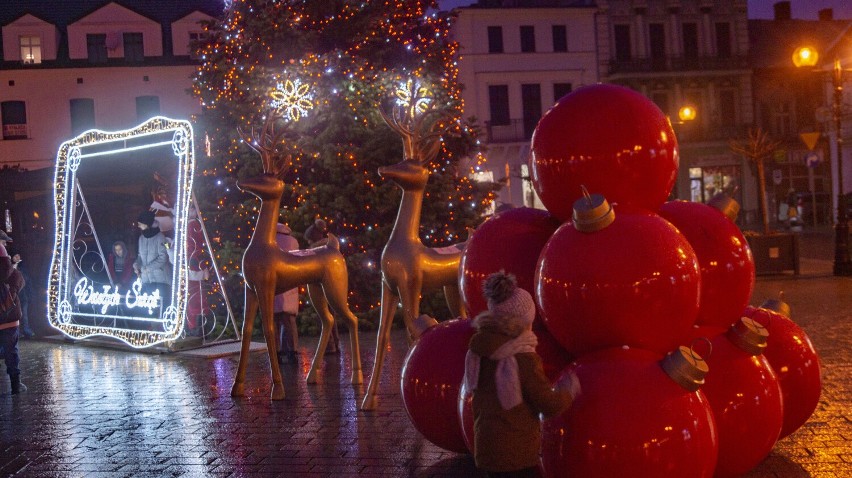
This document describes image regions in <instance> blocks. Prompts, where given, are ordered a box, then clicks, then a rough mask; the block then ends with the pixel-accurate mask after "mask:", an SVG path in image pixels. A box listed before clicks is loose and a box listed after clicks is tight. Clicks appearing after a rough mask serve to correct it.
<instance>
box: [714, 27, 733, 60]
mask: <svg viewBox="0 0 852 478" xmlns="http://www.w3.org/2000/svg"><path fill="white" fill-rule="evenodd" d="M732 53H733V49H732V48H731V24H730V23H717V24H716V56H718V57H719V58H730V57H731V56H732Z"/></svg>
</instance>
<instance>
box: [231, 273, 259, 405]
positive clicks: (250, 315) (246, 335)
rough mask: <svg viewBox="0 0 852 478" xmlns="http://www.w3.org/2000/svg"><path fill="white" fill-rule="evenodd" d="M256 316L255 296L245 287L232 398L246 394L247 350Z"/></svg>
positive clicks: (249, 346) (249, 345)
mask: <svg viewBox="0 0 852 478" xmlns="http://www.w3.org/2000/svg"><path fill="white" fill-rule="evenodd" d="M255 315H257V296H256V295H254V291H253V290H251V289H250V288H249V286H248V285H246V307H245V314H244V315H243V342H242V344H241V347H240V361H239V364H238V365H237V374H236V376H235V377H234V386H233V387H232V388H231V396H232V397H242V396H244V395H245V394H246V391H245V386H244V384H243V383H244V381H245V378H246V366H247V365H248V356H249V349H250V348H251V334H252V332H253V331H254V316H255Z"/></svg>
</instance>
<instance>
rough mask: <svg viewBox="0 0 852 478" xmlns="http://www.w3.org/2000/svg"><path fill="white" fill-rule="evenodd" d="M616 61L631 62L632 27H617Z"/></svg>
mask: <svg viewBox="0 0 852 478" xmlns="http://www.w3.org/2000/svg"><path fill="white" fill-rule="evenodd" d="M614 28H615V30H614V32H615V59H616V60H629V59H630V57H631V56H632V54H631V53H630V25H615V27H614Z"/></svg>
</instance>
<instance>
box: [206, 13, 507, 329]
mask: <svg viewBox="0 0 852 478" xmlns="http://www.w3.org/2000/svg"><path fill="white" fill-rule="evenodd" d="M451 21H452V18H451V17H450V16H449V14H446V13H443V12H438V11H437V10H436V2H434V1H411V0H397V1H388V0H386V1H350V0H337V1H331V0H329V1H322V2H314V1H304V0H287V1H284V0H282V1H274V0H265V1H264V0H233V1H232V2H230V3H229V5H228V7H227V8H226V12H225V15H224V18H223V19H222V20H220V21H216V22H213V23H211V24H209V25H208V36H207V38H206V40H205V41H204V42H203V43H202V44H200V45H198V47H199V53H200V54H201V55H202V58H203V65H202V66H201V68H200V69H199V71H198V73H197V77H196V78H195V82H194V94H195V95H196V96H197V97H199V98H200V100H201V101H202V104H203V106H204V109H203V112H202V114H201V115H200V116H199V117H198V118H197V124H198V127H199V130H200V131H199V132H197V134H199V136H203V137H205V141H206V143H205V149H206V152H207V154H202V155H199V156H200V160H199V173H200V174H197V175H196V178H197V179H196V188H195V190H196V194H197V196H198V198H199V201H200V203H201V207H202V210H203V211H204V213H205V216H206V220H207V224H208V228H210V229H211V236H213V237H214V238H215V239H214V241H215V244H213V249H214V251H215V253H216V256H217V258H218V260H219V262H220V264H221V267H222V269H223V270H224V271H225V272H227V273H229V274H231V275H232V276H233V275H236V274H238V272H239V263H240V258H241V254H242V252H241V251H242V248H243V247H245V245H246V244H247V243H248V240H249V239H250V237H251V233H252V231H253V227H254V221H255V213H256V211H257V207H258V206H259V204H258V202H257V200H256V199H255V198H254V197H252V196H250V195H248V194H244V193H241V192H240V191H239V190H238V189H237V187H236V185H235V183H236V181H237V180H238V179H240V178H244V177H248V176H252V175H255V174H258V173H259V172H260V160H259V159H258V158H257V157H256V156H255V155H253V153H252V152H251V150H250V148H248V147H247V146H246V145H244V144H241V143H240V137H239V135H238V134H237V132H236V128H237V127H238V126H241V127H243V128H246V127H250V126H252V125H260V124H261V123H262V121H263V117H264V115H265V114H266V113H267V112H268V111H269V108H270V107H271V106H274V107H277V108H278V111H284V112H285V113H286V116H287V117H288V119H289V120H290V123H289V124H290V128H289V129H290V137H289V141H288V147H290V148H291V150H292V153H293V154H292V156H291V157H292V159H291V164H290V167H289V168H288V169H287V172H286V174H285V176H284V178H283V179H284V181H285V183H286V184H287V189H286V191H285V194H284V198H283V199H282V201H281V206H282V208H281V222H285V223H287V224H289V225H290V227H291V228H292V229H293V230H294V231H295V232H296V234H294V235H296V236H297V237H299V233H300V232H303V231H304V230H305V229H306V228H307V227H308V226H309V225H310V224H311V223H313V221H314V219H316V218H322V219H324V220H325V221H326V222H327V224H328V225H329V229H330V232H332V233H334V234H335V235H336V236H338V238H339V239H340V244H341V252H343V254H344V255H345V256H346V258H347V262H348V266H349V277H350V301H349V302H350V308H351V309H352V310H353V312H355V313H356V314H358V315H359V317H361V318H364V319H368V320H369V321H370V322H372V321H373V319H374V318H375V317H376V316H377V315H378V306H379V300H380V299H379V296H380V291H381V287H380V281H381V272H380V267H379V263H380V256H381V252H382V248H383V247H384V245H385V243H386V241H387V238H388V235H389V234H390V230H391V228H392V226H393V223H394V219H395V216H396V211H397V208H398V205H399V199H400V191H398V190H397V188H396V187H395V186H394V185H393V184H391V183H390V182H386V181H383V180H382V179H381V178H380V177H379V175H378V173H377V169H378V168H379V167H380V166H383V165H389V164H393V163H396V162H399V161H401V160H402V159H403V151H402V142H401V141H400V139H399V137H398V136H396V134H395V133H394V132H393V131H392V130H391V129H390V128H388V127H387V126H386V125H385V124H384V123H383V121H382V119H381V116H380V115H379V113H378V108H379V107H385V108H388V107H389V106H390V105H391V102H392V101H394V98H395V95H396V94H397V93H398V92H399V91H402V90H400V85H405V84H406V82H408V81H415V82H417V83H418V84H420V85H424V86H426V87H428V88H429V90H430V91H431V95H432V98H433V101H436V102H440V103H441V104H442V105H444V106H445V107H446V108H448V109H449V110H450V111H451V113H452V114H451V116H450V117H451V120H450V121H449V123H448V124H447V125H446V126H447V130H446V132H445V133H444V134H443V146H442V148H441V151H440V153H439V154H438V156H437V157H436V159H435V160H433V161H432V162H431V163H430V164H429V169H430V171H431V177H430V180H429V184H428V186H427V189H426V197H425V199H424V204H423V214H422V219H421V239H422V240H423V242H424V244H426V245H428V246H433V247H440V246H447V245H450V244H453V243H457V242H460V241H463V240H464V239H465V238H466V236H467V233H466V229H467V228H469V227H475V226H476V225H477V224H478V223H479V222H481V220H482V214H483V211H484V210H485V208H486V207H488V206H489V204H490V203H491V201H492V200H493V198H494V190H495V189H496V186H497V185H495V184H490V183H489V184H481V183H477V182H474V181H471V180H470V176H471V173H473V172H474V171H476V170H478V169H479V168H481V167H482V164H481V163H482V161H483V157H482V156H481V155H479V154H478V153H477V151H476V147H477V145H478V141H477V140H476V129H475V128H474V126H473V125H472V124H471V121H470V120H465V119H463V105H462V102H461V99H460V88H461V87H460V85H459V84H458V81H457V75H458V70H457V61H458V57H457V44H456V43H454V42H452V41H450V39H449V36H448V34H449V26H450V22H451ZM296 120H298V121H296ZM302 245H303V247H304V246H306V245H307V243H306V242H305V241H302ZM238 282H239V281H238V279H232V281H231V283H232V285H235V284H237V283H238ZM433 302H434V301H433ZM436 309H437V308H436ZM303 310H304V309H303ZM424 311H425V312H432V313H436V314H438V315H439V316H442V317H446V316H447V312H446V307H443V308H442V309H440V310H430V308H429V306H428V304H424Z"/></svg>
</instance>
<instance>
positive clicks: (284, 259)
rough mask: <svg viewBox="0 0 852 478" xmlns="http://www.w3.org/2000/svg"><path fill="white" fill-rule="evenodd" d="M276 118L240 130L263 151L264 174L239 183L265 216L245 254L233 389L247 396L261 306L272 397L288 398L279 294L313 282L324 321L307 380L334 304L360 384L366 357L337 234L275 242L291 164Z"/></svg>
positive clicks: (314, 367)
mask: <svg viewBox="0 0 852 478" xmlns="http://www.w3.org/2000/svg"><path fill="white" fill-rule="evenodd" d="M277 119H280V116H275V115H273V114H271V113H270V114H269V115H268V116H267V120H266V122H265V123H264V125H263V131H262V132H261V134H259V135H258V134H256V133H255V131H254V128H252V131H251V134H246V133H245V132H243V131H242V130H239V132H240V136H242V138H243V140H244V141H245V142H246V143H247V144H248V145H249V146H251V148H252V149H254V150H255V151H257V152H258V153H259V154H260V157H261V159H262V161H263V174H262V175H260V176H257V177H253V178H249V179H245V180H240V181H238V182H237V187H239V188H240V189H241V190H242V191H246V192H249V193H251V194H253V195H255V196H257V198H258V199H260V214H259V215H258V218H257V225H256V226H255V229H254V233H253V234H252V237H251V241H250V242H249V245H248V247H247V248H246V251H245V254H243V277H244V278H245V284H246V304H245V320H244V321H243V339H242V348H241V350H240V362H239V366H238V368H237V375H236V377H235V378H234V386H233V388H232V389H231V396H235V397H237V396H243V395H245V390H244V379H245V372H246V365H247V363H248V356H249V345H250V342H251V334H252V329H253V327H254V317H255V314H256V313H257V311H258V308H260V317H261V324H262V327H263V335H264V337H265V338H266V348H267V351H268V354H269V363H270V365H271V366H272V399H273V400H282V399H283V398H284V385H283V383H282V381H281V370H280V368H279V367H278V360H277V352H278V351H277V350H276V347H277V345H276V340H275V328H274V324H273V321H272V302H273V297H274V296H275V295H276V294H280V293H282V292H284V291H286V290H289V289H292V288H294V287H297V286H299V285H301V284H307V285H308V295H309V297H310V299H311V303H312V304H313V305H314V308H315V309H316V311H317V314H319V316H320V319H321V321H322V335H321V338H320V341H319V345H318V346H317V350H316V352H315V353H314V358H313V361H312V362H311V369H310V372H309V373H308V377H307V381H308V383H313V382H316V379H317V373H318V371H319V369H320V364H321V361H322V359H323V355H324V354H325V348H326V346H327V345H328V339H329V336H330V335H331V327H332V326H333V323H334V318H333V316H332V314H331V312H330V311H329V305H330V306H331V308H332V309H333V310H334V311H335V312H337V313H338V314H340V315H343V316H344V318H345V319H346V321H347V325H348V327H349V342H350V352H351V354H352V383H353V384H359V383H362V381H363V375H362V372H361V355H360V352H359V349H358V319H357V318H356V317H355V315H354V314H353V313H352V311H350V310H349V305H348V303H347V299H346V296H347V293H348V289H349V277H348V276H347V270H346V262H345V260H344V259H343V255H342V254H341V253H340V250H339V249H340V246H339V245H338V241H337V238H336V237H334V236H333V235H331V234H329V235H328V238H329V240H328V244H326V245H325V246H322V247H317V248H314V249H307V250H301V251H293V252H284V251H281V250H280V249H278V245H277V244H276V242H275V225H276V224H277V222H278V212H279V208H280V203H281V196H282V194H283V192H284V182H283V181H282V180H281V179H279V175H280V174H281V173H282V172H283V171H284V170H285V164H286V163H288V162H289V158H287V157H283V155H282V154H281V153H279V152H277V150H276V149H277V147H278V146H279V145H280V144H282V142H281V140H282V138H283V131H279V132H278V133H277V134H276V132H275V124H274V123H275V121H276V120H277Z"/></svg>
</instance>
